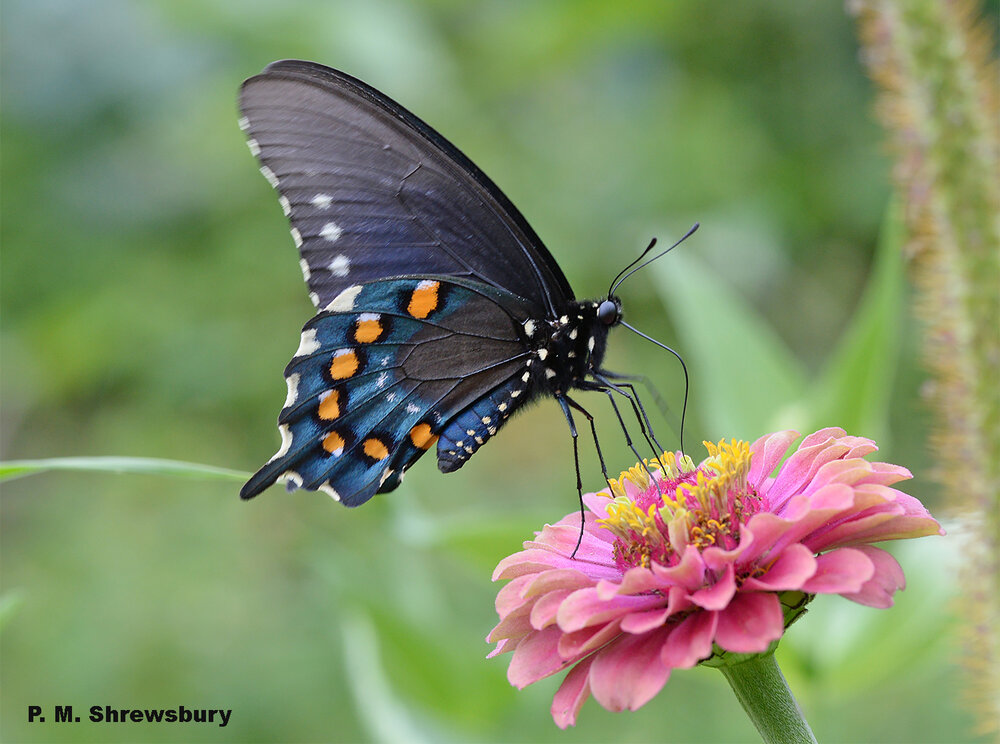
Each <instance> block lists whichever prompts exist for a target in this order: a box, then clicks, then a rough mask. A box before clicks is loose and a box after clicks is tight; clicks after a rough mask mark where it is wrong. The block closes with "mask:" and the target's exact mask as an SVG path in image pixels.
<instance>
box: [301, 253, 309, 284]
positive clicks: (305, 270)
mask: <svg viewBox="0 0 1000 744" xmlns="http://www.w3.org/2000/svg"><path fill="white" fill-rule="evenodd" d="M299 268H300V269H302V278H303V279H305V280H306V281H307V282H308V281H309V277H310V276H311V273H310V271H309V262H308V261H306V260H305V259H304V258H300V259H299Z"/></svg>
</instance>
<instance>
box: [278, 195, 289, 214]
mask: <svg viewBox="0 0 1000 744" xmlns="http://www.w3.org/2000/svg"><path fill="white" fill-rule="evenodd" d="M278 204H280V205H281V211H282V212H284V213H285V217H287V216H288V215H290V214H291V213H292V203H291V202H290V201H288V197H287V196H285V195H284V194H282V195H281V196H279V197H278Z"/></svg>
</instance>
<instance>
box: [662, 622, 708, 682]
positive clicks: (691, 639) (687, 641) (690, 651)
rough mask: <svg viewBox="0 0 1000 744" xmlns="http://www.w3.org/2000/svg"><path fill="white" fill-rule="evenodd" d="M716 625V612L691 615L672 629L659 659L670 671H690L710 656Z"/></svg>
mask: <svg viewBox="0 0 1000 744" xmlns="http://www.w3.org/2000/svg"><path fill="white" fill-rule="evenodd" d="M718 625H719V613H718V612H693V613H691V614H690V615H688V616H687V617H686V618H684V619H683V620H682V621H681V622H680V624H679V625H678V626H677V627H676V628H674V630H673V632H672V633H671V634H670V637H669V638H668V639H667V642H666V643H665V644H664V646H663V652H662V653H661V655H660V659H662V661H663V663H664V664H666V665H667V666H668V667H670V668H671V669H690V668H691V667H693V666H694V665H695V664H697V663H698V662H699V661H701V660H702V659H707V658H708V657H709V656H711V655H712V640H713V639H714V638H715V633H716V629H717V628H718Z"/></svg>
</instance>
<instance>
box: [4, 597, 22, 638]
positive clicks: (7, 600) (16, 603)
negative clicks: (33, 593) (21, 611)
mask: <svg viewBox="0 0 1000 744" xmlns="http://www.w3.org/2000/svg"><path fill="white" fill-rule="evenodd" d="M23 601H24V596H23V595H22V594H21V592H19V591H16V590H15V591H9V592H6V593H5V594H4V595H3V596H2V597H0V630H2V629H3V628H5V627H7V623H8V622H9V621H10V619H11V618H12V617H13V616H14V614H15V613H16V612H17V609H18V608H19V607H20V606H21V603H22V602H23Z"/></svg>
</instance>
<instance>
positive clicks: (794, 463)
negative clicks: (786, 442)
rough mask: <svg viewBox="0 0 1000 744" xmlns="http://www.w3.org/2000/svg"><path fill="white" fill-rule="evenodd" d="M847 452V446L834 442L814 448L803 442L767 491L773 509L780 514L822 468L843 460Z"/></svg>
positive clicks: (817, 445)
mask: <svg viewBox="0 0 1000 744" xmlns="http://www.w3.org/2000/svg"><path fill="white" fill-rule="evenodd" d="M847 451H848V447H847V446H846V445H843V444H838V443H836V442H832V441H830V442H824V443H822V444H816V445H812V446H807V445H806V442H803V443H802V444H801V445H799V448H798V449H797V450H796V451H795V452H794V453H793V454H792V455H791V457H789V458H788V459H787V460H785V462H784V464H783V465H782V466H781V470H780V471H779V472H778V475H777V476H776V477H775V479H774V482H773V483H772V484H771V487H770V488H769V489H768V491H767V498H768V501H770V503H771V508H772V509H773V510H774V511H775V512H776V513H778V514H780V513H781V511H782V507H783V506H784V504H785V501H787V500H788V499H789V498H791V497H792V496H794V495H795V494H797V493H802V492H803V491H804V490H805V488H806V486H807V485H808V484H809V483H810V482H811V481H812V479H813V477H814V476H815V475H816V472H817V471H818V470H819V469H820V467H822V466H823V465H825V464H826V463H828V462H831V461H833V460H839V459H841V458H842V457H843V455H844V454H845V453H846V452H847Z"/></svg>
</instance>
